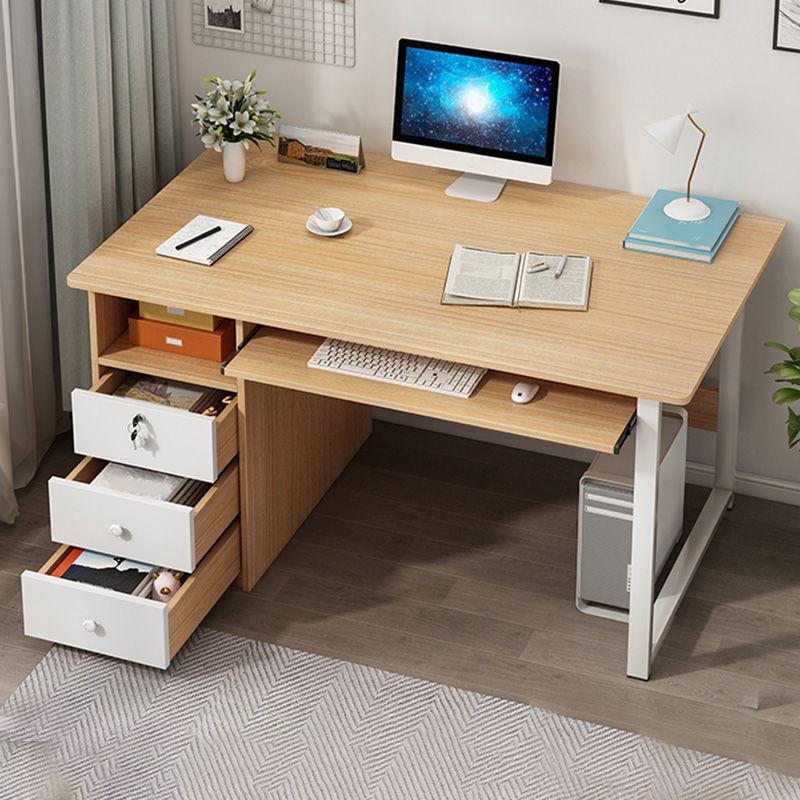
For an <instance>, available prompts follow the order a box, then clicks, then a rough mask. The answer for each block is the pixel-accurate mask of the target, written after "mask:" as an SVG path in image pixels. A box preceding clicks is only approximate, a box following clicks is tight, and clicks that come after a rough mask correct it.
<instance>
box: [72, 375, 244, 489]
mask: <svg viewBox="0 0 800 800" xmlns="http://www.w3.org/2000/svg"><path fill="white" fill-rule="evenodd" d="M125 377H126V373H124V372H119V371H116V370H114V371H112V372H109V373H107V374H106V375H103V377H102V378H100V380H99V381H98V382H97V383H96V384H95V385H94V386H93V387H92V388H91V390H89V391H87V390H86V389H73V391H72V426H73V436H74V442H75V452H76V453H80V454H81V455H86V456H97V457H98V458H104V459H105V460H106V461H118V462H119V463H121V464H131V465H132V466H134V467H144V468H145V469H152V470H156V471H158V472H168V473H170V474H171V475H180V476H182V477H186V478H197V479H198V480H201V481H207V482H208V483H213V482H214V481H215V480H216V479H217V476H218V475H219V473H220V472H221V471H222V470H223V469H224V468H225V466H226V465H227V464H228V462H229V461H230V460H231V459H232V458H233V457H234V456H235V455H236V453H237V451H238V443H237V422H236V413H237V411H236V401H235V400H234V402H233V403H231V404H230V405H229V406H228V407H227V408H226V409H225V410H224V411H223V412H222V413H221V414H219V415H218V416H216V417H204V416H202V415H201V414H192V413H191V412H190V411H184V410H183V409H180V408H170V407H169V406H162V405H159V404H158V403H148V402H146V401H142V400H132V399H130V398H127V397H117V396H116V395H114V394H113V392H114V390H115V389H116V388H117V386H119V385H120V383H122V381H123V380H124V379H125ZM137 415H139V416H140V417H142V418H143V423H141V424H143V425H144V428H145V430H146V431H147V433H148V441H147V442H146V443H145V445H144V446H140V447H138V448H134V446H133V443H132V442H131V439H130V433H129V432H128V426H129V425H130V424H131V421H132V420H133V418H134V417H135V416H137Z"/></svg>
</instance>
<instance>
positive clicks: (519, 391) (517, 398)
mask: <svg viewBox="0 0 800 800" xmlns="http://www.w3.org/2000/svg"><path fill="white" fill-rule="evenodd" d="M538 391H539V384H538V383H526V382H525V381H520V382H519V383H518V384H517V385H516V386H515V387H514V388H513V389H512V391H511V399H512V400H513V401H514V402H515V403H519V404H520V405H524V404H525V403H530V402H531V400H533V398H534V397H536V394H537V392H538Z"/></svg>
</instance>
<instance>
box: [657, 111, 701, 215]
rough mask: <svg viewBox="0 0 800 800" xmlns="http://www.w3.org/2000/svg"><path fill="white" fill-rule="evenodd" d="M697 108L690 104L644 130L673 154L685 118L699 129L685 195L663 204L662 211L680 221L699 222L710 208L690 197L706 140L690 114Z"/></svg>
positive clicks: (684, 123)
mask: <svg viewBox="0 0 800 800" xmlns="http://www.w3.org/2000/svg"><path fill="white" fill-rule="evenodd" d="M696 113H697V109H696V108H693V107H692V106H691V105H689V106H688V108H687V109H686V111H684V112H683V113H682V114H676V115H675V116H674V117H668V118H667V119H662V120H661V121H660V122H654V123H653V124H652V125H647V126H645V130H646V131H647V132H648V133H649V134H650V135H651V136H652V137H653V138H654V139H655V140H656V141H657V142H658V143H659V144H660V145H661V146H662V147H663V148H664V149H665V150H669V152H670V153H672V154H673V155H675V151H676V150H677V149H678V144H679V142H680V140H681V136H682V135H683V131H684V129H685V128H686V120H689V122H691V123H692V125H694V127H695V128H697V130H698V131H700V134H701V136H700V145H699V147H698V148H697V154H696V155H695V157H694V164H692V171H691V172H690V173H689V181H688V183H687V184H686V197H677V198H675V200H672V201H671V202H669V203H667V205H665V206H664V213H665V214H666V215H667V216H668V217H670V218H671V219H677V220H680V221H681V222H699V221H700V220H702V219H705V218H706V217H708V216H709V215H710V214H711V209H710V208H709V207H708V206H707V205H706V204H705V203H704V202H703V201H702V200H698V199H697V198H695V197H692V178H694V172H695V170H696V169H697V162H698V161H699V160H700V151H701V150H702V149H703V144H705V141H706V132H705V131H704V130H703V129H702V128H701V127H700V126H699V125H698V124H697V123H696V122H695V120H694V117H693V116H692V114H696Z"/></svg>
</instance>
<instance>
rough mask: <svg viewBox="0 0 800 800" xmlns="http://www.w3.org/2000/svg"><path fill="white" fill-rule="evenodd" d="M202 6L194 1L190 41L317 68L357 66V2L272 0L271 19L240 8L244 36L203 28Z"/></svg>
mask: <svg viewBox="0 0 800 800" xmlns="http://www.w3.org/2000/svg"><path fill="white" fill-rule="evenodd" d="M205 14H206V3H205V0H192V41H193V42H194V43H195V44H201V45H206V46H208V47H223V48H226V49H228V50H241V51H245V52H249V53H263V54H265V55H269V56H279V57H281V58H294V59H298V60H300V61H314V62H316V63H318V64H332V65H334V66H338V67H352V66H354V65H355V63H356V33H355V0H344V1H343V2H342V0H275V2H274V5H273V7H272V12H271V13H266V12H264V11H259V10H258V9H256V8H253V7H252V6H251V5H250V2H249V0H245V2H244V10H243V20H242V27H243V31H242V32H241V33H239V32H238V31H231V32H230V33H229V32H227V31H224V30H219V29H210V28H207V27H206V26H205Z"/></svg>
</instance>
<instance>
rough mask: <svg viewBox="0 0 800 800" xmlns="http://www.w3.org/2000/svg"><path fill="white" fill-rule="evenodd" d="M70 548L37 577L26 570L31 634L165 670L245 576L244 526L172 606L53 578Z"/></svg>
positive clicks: (230, 534)
mask: <svg viewBox="0 0 800 800" xmlns="http://www.w3.org/2000/svg"><path fill="white" fill-rule="evenodd" d="M68 550H69V547H68V546H66V545H65V546H63V547H61V548H59V550H58V551H57V552H56V553H55V555H54V556H53V557H52V558H51V559H50V560H49V561H48V562H47V563H46V564H45V565H44V566H43V567H42V568H41V569H40V570H39V571H38V572H32V571H30V570H26V571H25V572H23V573H22V610H23V616H24V621H25V633H26V634H27V635H28V636H35V637H37V638H39V639H46V640H47V641H50V642H58V643H59V644H66V645H70V646H71V647H78V648H81V649H82V650H90V651H92V652H94V653H101V654H103V655H108V656H113V657H114V658H122V659H125V660H126V661H134V662H136V663H139V664H145V665H147V666H151V667H160V668H162V669H165V668H166V667H167V666H168V665H169V662H170V661H171V659H172V658H173V656H174V655H175V654H176V653H177V652H178V650H180V648H181V647H182V646H183V643H184V642H185V641H186V640H187V639H188V638H189V636H190V635H191V634H192V632H193V631H194V629H195V628H196V627H197V626H198V625H199V624H200V622H202V620H203V618H204V617H205V616H206V614H208V612H209V611H210V610H211V608H212V607H213V606H214V604H215V603H216V602H217V600H219V598H220V597H221V596H222V593H223V592H224V591H225V590H226V589H227V588H228V587H229V586H230V585H231V583H233V581H234V580H235V579H236V577H237V575H238V574H239V571H240V541H239V523H238V521H237V522H235V523H233V524H232V525H231V526H230V528H228V530H227V531H226V532H225V534H224V535H223V536H222V538H221V539H220V540H219V541H218V542H217V544H216V545H214V547H213V548H212V549H211V551H210V552H209V553H208V555H206V557H205V558H204V559H203V560H202V561H201V562H200V565H199V566H198V567H197V569H196V570H195V572H193V573H192V574H191V575H189V576H188V577H187V578H186V579H185V581H184V583H183V585H182V586H181V587H180V589H179V590H178V591H177V592H176V593H175V596H174V597H173V598H172V600H170V602H169V603H160V602H158V601H157V600H150V599H147V598H142V597H133V596H132V595H127V594H122V593H120V592H115V591H112V590H110V589H103V588H99V587H96V586H90V585H88V584H83V583H76V582H75V581H70V580H65V579H64V578H58V577H54V576H52V575H49V574H48V573H49V572H50V571H51V570H52V569H53V568H54V567H55V566H56V565H57V564H58V563H59V561H61V559H62V558H63V557H64V556H65V555H66V553H67V552H68Z"/></svg>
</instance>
